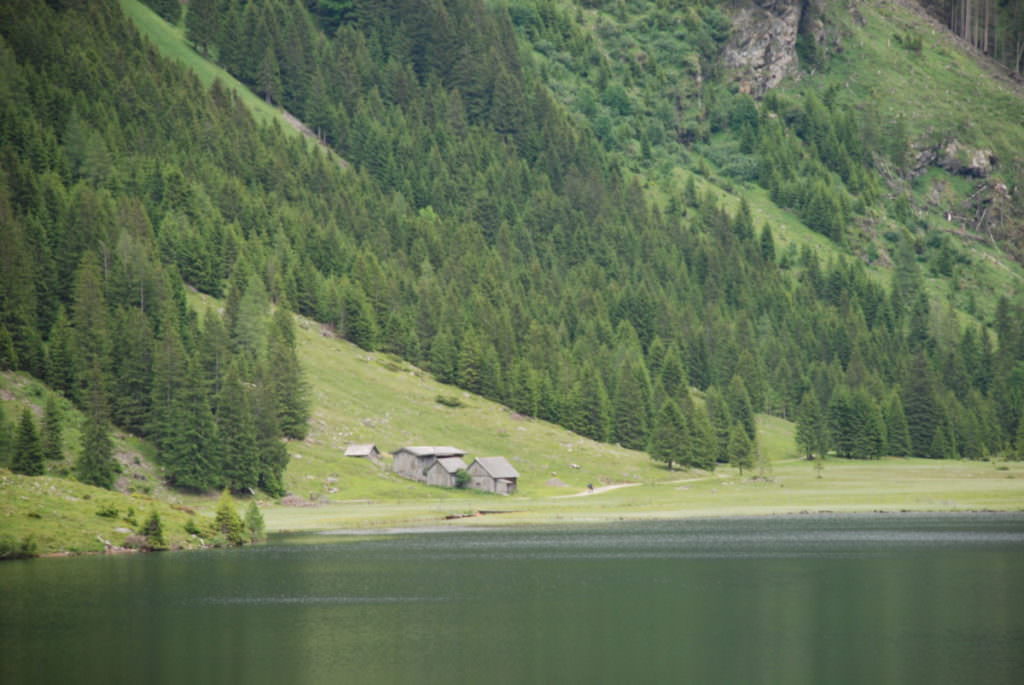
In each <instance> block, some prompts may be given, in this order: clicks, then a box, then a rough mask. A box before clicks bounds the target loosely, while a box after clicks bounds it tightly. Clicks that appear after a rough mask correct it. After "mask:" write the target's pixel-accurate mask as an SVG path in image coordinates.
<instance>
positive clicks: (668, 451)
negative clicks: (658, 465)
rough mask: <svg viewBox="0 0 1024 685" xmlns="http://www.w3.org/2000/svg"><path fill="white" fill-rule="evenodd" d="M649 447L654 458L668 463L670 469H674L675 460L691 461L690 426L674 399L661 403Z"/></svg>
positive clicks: (687, 462)
mask: <svg viewBox="0 0 1024 685" xmlns="http://www.w3.org/2000/svg"><path fill="white" fill-rule="evenodd" d="M647 449H648V452H649V453H650V455H651V457H652V458H653V459H655V460H656V461H660V462H663V463H665V464H668V470H669V471H671V470H672V464H673V463H674V462H681V463H686V464H689V463H690V462H691V459H690V458H689V451H690V450H691V449H692V445H691V444H690V435H689V426H687V423H686V419H685V417H684V416H683V414H682V412H681V411H680V410H679V405H678V404H676V402H675V401H674V400H672V399H667V400H665V403H664V404H662V405H661V410H660V411H659V412H658V415H657V417H656V418H655V420H654V429H653V430H652V431H651V443H650V445H649V446H648V448H647Z"/></svg>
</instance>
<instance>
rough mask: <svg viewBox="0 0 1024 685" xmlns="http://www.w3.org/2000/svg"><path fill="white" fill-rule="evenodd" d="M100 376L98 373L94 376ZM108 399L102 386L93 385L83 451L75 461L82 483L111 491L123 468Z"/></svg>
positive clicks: (87, 412) (83, 439)
mask: <svg viewBox="0 0 1024 685" xmlns="http://www.w3.org/2000/svg"><path fill="white" fill-rule="evenodd" d="M91 375H92V376H93V378H95V377H97V376H98V375H99V371H98V370H94V371H93V373H92V374H91ZM108 417H109V410H108V409H107V404H106V398H105V397H104V396H103V393H102V391H101V390H100V388H99V385H98V384H96V383H93V384H92V386H91V388H90V391H89V404H88V407H87V410H86V415H85V421H84V422H83V425H82V451H81V453H80V454H79V455H78V461H76V462H75V477H76V478H78V480H80V481H81V482H83V483H87V484H89V485H95V486H96V487H99V488H106V489H107V490H110V489H112V488H113V487H114V476H116V475H117V473H118V472H119V471H120V466H119V465H118V463H117V461H116V460H115V459H114V443H113V441H112V440H111V439H110V419H109V418H108Z"/></svg>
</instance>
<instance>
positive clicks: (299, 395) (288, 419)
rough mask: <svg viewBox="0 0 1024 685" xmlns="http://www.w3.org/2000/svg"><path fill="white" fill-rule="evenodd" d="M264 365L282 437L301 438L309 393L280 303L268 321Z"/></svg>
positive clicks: (288, 320)
mask: <svg viewBox="0 0 1024 685" xmlns="http://www.w3.org/2000/svg"><path fill="white" fill-rule="evenodd" d="M267 364H268V367H269V368H270V369H272V370H273V371H272V373H271V374H270V376H269V381H270V383H271V389H270V391H271V393H272V394H273V396H274V403H275V405H276V411H277V423H278V426H279V428H280V429H281V432H282V433H283V434H284V435H285V436H286V437H289V438H292V439H295V440H301V439H302V438H304V437H306V432H307V431H308V430H309V427H308V425H307V422H308V420H309V397H308V395H309V392H308V389H307V387H306V381H305V379H304V378H303V373H302V367H301V366H300V365H299V357H298V354H297V353H296V351H295V322H294V319H293V316H292V313H291V312H290V311H288V310H287V309H286V308H285V307H284V306H283V305H282V306H278V308H277V310H276V311H275V312H274V317H273V319H272V320H271V324H270V333H269V335H268V336H267Z"/></svg>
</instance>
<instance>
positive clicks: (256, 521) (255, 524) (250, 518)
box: [245, 500, 266, 542]
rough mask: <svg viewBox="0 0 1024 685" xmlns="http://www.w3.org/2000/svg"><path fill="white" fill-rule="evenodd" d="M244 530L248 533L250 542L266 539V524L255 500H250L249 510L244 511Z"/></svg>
mask: <svg viewBox="0 0 1024 685" xmlns="http://www.w3.org/2000/svg"><path fill="white" fill-rule="evenodd" d="M245 528H246V530H248V531H249V539H250V540H251V541H252V542H259V541H260V540H263V539H264V538H265V537H266V524H265V523H264V521H263V514H262V512H260V508H259V506H257V504H256V500H251V501H250V502H249V508H248V509H246V510H245Z"/></svg>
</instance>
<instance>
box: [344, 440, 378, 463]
mask: <svg viewBox="0 0 1024 685" xmlns="http://www.w3.org/2000/svg"><path fill="white" fill-rule="evenodd" d="M345 456H346V457H356V458H359V459H369V460H370V461H372V462H373V463H374V464H379V463H380V451H379V450H378V449H377V446H376V445H349V446H348V449H346V450H345Z"/></svg>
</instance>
